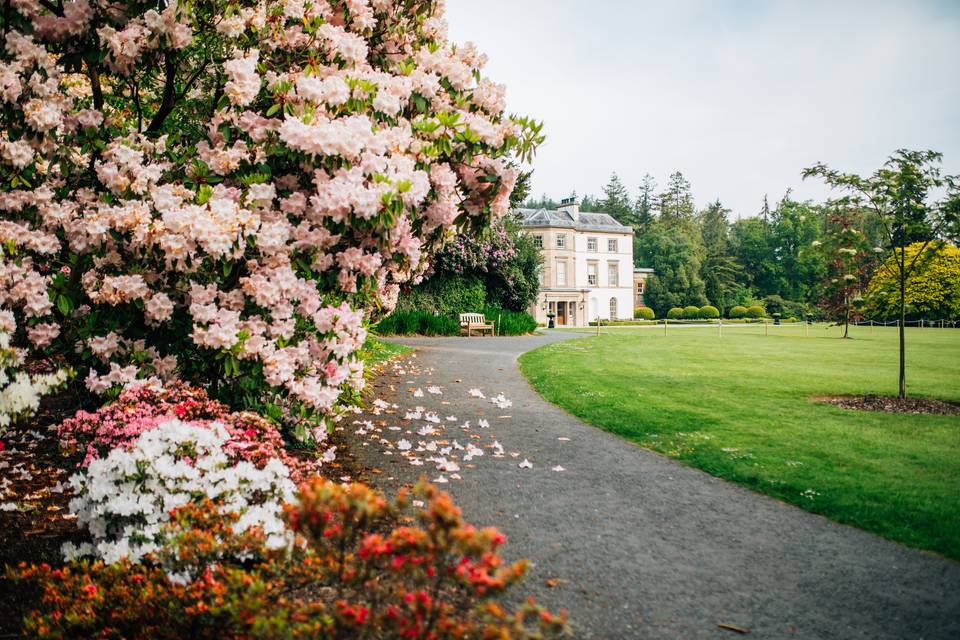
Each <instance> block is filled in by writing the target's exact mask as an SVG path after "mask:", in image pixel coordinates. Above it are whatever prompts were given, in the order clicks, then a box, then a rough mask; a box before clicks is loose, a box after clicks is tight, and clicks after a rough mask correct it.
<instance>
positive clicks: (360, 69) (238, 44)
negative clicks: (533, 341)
mask: <svg viewBox="0 0 960 640" xmlns="http://www.w3.org/2000/svg"><path fill="white" fill-rule="evenodd" d="M4 24H5V30H4V35H5V39H4V42H3V48H2V51H0V103H2V105H3V108H2V109H0V124H2V127H0V128H2V131H3V133H2V134H0V189H2V191H3V195H2V197H0V240H2V242H3V243H4V246H5V252H4V255H3V260H2V262H0V285H2V286H0V310H2V311H5V312H12V313H13V315H14V317H15V318H16V327H17V329H16V333H15V334H13V340H14V342H15V343H16V344H18V345H29V346H30V348H31V349H32V350H34V352H38V353H46V354H58V355H59V356H60V357H63V358H65V359H66V360H67V361H68V362H69V363H70V364H71V365H72V366H73V367H74V368H75V369H76V370H77V371H78V372H79V374H80V377H81V379H82V380H83V381H84V382H85V385H86V388H87V389H88V390H89V391H90V392H93V393H98V394H110V395H111V397H113V396H115V395H116V394H117V393H118V392H119V390H120V389H122V388H124V387H127V386H130V385H131V384H134V383H136V382H138V381H147V382H148V383H150V384H151V385H153V386H155V387H158V386H159V385H160V383H162V382H166V381H169V380H172V379H175V378H181V379H184V380H187V381H191V382H194V383H197V384H203V385H209V390H210V393H211V394H212V395H213V396H214V397H215V398H217V399H219V400H222V401H224V402H226V403H228V404H230V405H231V407H233V408H236V407H239V406H242V407H247V408H256V409H259V410H262V411H265V412H267V413H268V414H270V415H271V417H273V414H283V415H295V416H301V417H304V416H306V417H311V418H316V419H318V420H319V419H323V420H326V421H327V422H328V424H329V423H330V421H331V420H332V418H333V416H334V415H335V414H336V413H337V412H338V407H339V405H340V403H341V402H342V400H343V399H344V394H346V395H347V396H350V395H351V394H352V392H354V391H356V390H357V389H358V388H359V387H360V386H362V384H363V376H362V364H361V362H360V361H359V360H358V358H357V357H356V354H357V352H358V350H359V349H360V348H361V345H362V344H363V341H364V337H365V333H366V332H365V329H364V323H365V320H366V319H368V318H370V317H373V316H378V315H381V314H383V313H385V312H387V311H389V310H390V309H391V308H392V307H393V306H394V304H395V303H396V299H397V294H398V291H399V287H400V285H401V284H403V283H406V282H409V281H412V280H416V279H417V278H418V277H419V276H420V274H421V273H422V272H423V271H424V269H425V268H426V267H427V264H428V261H429V257H430V255H431V254H432V253H433V252H434V251H435V250H436V248H437V247H439V246H440V245H441V244H442V243H443V242H444V240H445V239H446V238H447V237H448V236H449V235H451V234H452V233H453V232H454V231H459V230H467V231H468V232H470V233H473V232H476V231H478V230H481V229H483V228H486V227H488V226H489V225H490V223H491V220H493V219H496V218H498V217H500V216H502V215H503V214H504V213H505V212H506V210H507V208H508V204H509V196H510V192H511V190H512V188H513V185H514V181H515V179H516V172H515V170H514V169H513V168H512V166H511V160H512V158H514V157H516V156H517V155H519V156H521V157H529V154H530V153H531V152H532V151H533V149H534V147H535V145H536V144H537V143H538V142H539V140H541V139H542V138H541V136H540V134H539V125H536V124H535V123H532V122H531V121H529V120H527V119H524V118H518V117H512V116H511V117H508V116H507V115H506V114H505V111H504V89H503V87H502V86H500V85H498V84H496V83H494V82H492V81H491V80H489V79H487V78H485V77H484V76H483V75H482V68H483V65H484V62H485V57H484V56H483V55H482V54H481V53H480V52H479V51H478V50H477V49H476V48H475V47H473V46H472V45H466V46H460V47H458V46H455V45H454V44H452V43H450V42H449V41H448V40H447V37H446V28H445V23H444V19H443V5H442V3H437V2H432V1H427V0H419V1H418V0H412V1H410V2H404V3H396V2H388V1H385V0H316V1H311V2H297V1H292V2H291V1H283V2H281V1H280V0H267V1H264V2H253V1H251V0H198V1H197V2H190V3H187V2H170V3H161V4H159V5H158V4H157V3H146V2H129V3H121V4H117V3H108V2H103V1H102V0H70V1H68V2H63V3H48V2H40V1H38V0H18V1H16V2H13V3H10V4H9V6H7V8H6V10H5V14H4ZM298 435H299V436H300V437H304V438H306V437H308V436H309V431H307V430H303V429H301V430H299V431H298Z"/></svg>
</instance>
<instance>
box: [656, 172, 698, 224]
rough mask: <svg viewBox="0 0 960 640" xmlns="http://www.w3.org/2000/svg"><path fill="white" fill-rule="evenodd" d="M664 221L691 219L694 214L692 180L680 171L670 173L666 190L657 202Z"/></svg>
mask: <svg viewBox="0 0 960 640" xmlns="http://www.w3.org/2000/svg"><path fill="white" fill-rule="evenodd" d="M657 206H658V208H659V210H660V219H661V220H662V221H676V220H684V219H686V220H689V219H692V218H693V216H694V205H693V192H692V191H691V190H690V181H689V180H687V179H686V178H685V177H683V174H682V173H680V172H679V171H677V172H675V173H672V174H670V178H669V180H667V188H666V190H665V191H664V192H663V193H661V194H660V196H659V198H658V202H657Z"/></svg>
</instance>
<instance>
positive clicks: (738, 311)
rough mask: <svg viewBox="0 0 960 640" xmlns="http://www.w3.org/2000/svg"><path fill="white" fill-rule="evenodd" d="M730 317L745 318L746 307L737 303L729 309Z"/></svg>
mask: <svg viewBox="0 0 960 640" xmlns="http://www.w3.org/2000/svg"><path fill="white" fill-rule="evenodd" d="M730 317H731V318H746V317H747V308H746V307H744V306H741V305H739V304H738V305H737V306H735V307H733V308H732V309H730Z"/></svg>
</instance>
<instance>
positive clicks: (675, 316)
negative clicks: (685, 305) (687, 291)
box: [667, 307, 683, 320]
mask: <svg viewBox="0 0 960 640" xmlns="http://www.w3.org/2000/svg"><path fill="white" fill-rule="evenodd" d="M682 317H683V309H682V308H680V307H673V308H672V309H670V311H667V318H668V319H670V320H679V319H680V318H682Z"/></svg>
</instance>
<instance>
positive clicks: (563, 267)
mask: <svg viewBox="0 0 960 640" xmlns="http://www.w3.org/2000/svg"><path fill="white" fill-rule="evenodd" d="M561 237H562V236H561ZM557 286H558V287H565V286H567V263H566V261H565V260H557Z"/></svg>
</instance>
